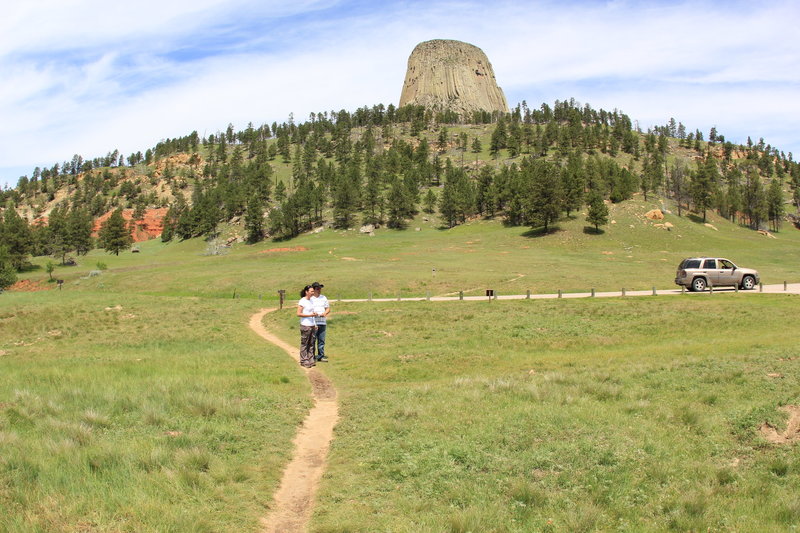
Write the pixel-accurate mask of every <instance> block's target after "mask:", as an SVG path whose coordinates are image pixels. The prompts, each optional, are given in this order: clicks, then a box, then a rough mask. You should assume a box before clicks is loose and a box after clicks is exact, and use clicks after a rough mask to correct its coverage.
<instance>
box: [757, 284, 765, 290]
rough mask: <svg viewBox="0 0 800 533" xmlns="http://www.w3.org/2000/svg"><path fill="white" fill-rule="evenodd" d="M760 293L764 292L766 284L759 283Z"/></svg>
mask: <svg viewBox="0 0 800 533" xmlns="http://www.w3.org/2000/svg"><path fill="white" fill-rule="evenodd" d="M758 292H764V284H763V283H759V284H758Z"/></svg>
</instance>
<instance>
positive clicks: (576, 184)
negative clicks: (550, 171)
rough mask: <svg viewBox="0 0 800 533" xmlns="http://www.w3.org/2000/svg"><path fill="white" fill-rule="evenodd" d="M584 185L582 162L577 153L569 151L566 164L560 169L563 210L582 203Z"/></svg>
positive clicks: (569, 209)
mask: <svg viewBox="0 0 800 533" xmlns="http://www.w3.org/2000/svg"><path fill="white" fill-rule="evenodd" d="M585 187H586V184H585V183H584V178H583V163H582V161H581V156H580V154H578V153H575V152H573V153H571V154H570V156H569V158H568V160H567V165H566V166H565V167H564V168H563V169H562V170H561V188H562V191H563V193H564V210H565V211H566V212H567V216H569V214H570V211H572V210H573V209H578V208H579V207H580V206H581V205H582V204H583V191H584V189H585Z"/></svg>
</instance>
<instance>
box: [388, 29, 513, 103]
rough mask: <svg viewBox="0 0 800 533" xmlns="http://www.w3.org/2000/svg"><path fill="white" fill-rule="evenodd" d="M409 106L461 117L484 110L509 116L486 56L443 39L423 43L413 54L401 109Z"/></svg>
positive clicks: (465, 46) (503, 96) (402, 96)
mask: <svg viewBox="0 0 800 533" xmlns="http://www.w3.org/2000/svg"><path fill="white" fill-rule="evenodd" d="M407 104H415V105H423V106H425V107H429V108H433V109H451V110H453V111H455V112H457V113H459V114H461V115H465V114H471V113H472V112H473V111H477V110H481V109H482V110H485V111H502V112H504V113H508V102H506V97H505V95H504V94H503V90H502V89H500V87H498V86H497V80H495V77H494V71H493V70H492V65H491V63H489V59H488V58H487V57H486V54H484V53H483V51H482V50H481V49H480V48H478V47H477V46H473V45H471V44H467V43H462V42H461V41H449V40H442V39H437V40H433V41H425V42H424V43H420V44H418V45H417V46H416V48H414V51H413V52H411V56H410V57H409V58H408V70H407V71H406V80H405V82H404V83H403V92H402V94H401V95H400V106H404V105H407Z"/></svg>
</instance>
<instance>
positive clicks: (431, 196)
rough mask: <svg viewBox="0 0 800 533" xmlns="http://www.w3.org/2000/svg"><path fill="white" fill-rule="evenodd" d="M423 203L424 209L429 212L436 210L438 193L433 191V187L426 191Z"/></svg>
mask: <svg viewBox="0 0 800 533" xmlns="http://www.w3.org/2000/svg"><path fill="white" fill-rule="evenodd" d="M422 205H423V207H422V210H423V211H425V212H426V213H428V214H432V213H433V212H434V211H435V210H436V193H434V192H433V189H428V192H427V193H425V198H424V200H423V201H422Z"/></svg>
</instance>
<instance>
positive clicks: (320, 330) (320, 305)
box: [311, 281, 331, 363]
mask: <svg viewBox="0 0 800 533" xmlns="http://www.w3.org/2000/svg"><path fill="white" fill-rule="evenodd" d="M324 286H325V285H322V284H321V283H319V282H317V281H315V282H314V283H312V284H311V288H312V289H314V295H313V296H312V297H311V302H312V303H313V304H314V311H315V312H316V313H317V316H316V318H315V322H316V325H317V332H316V333H317V335H316V356H314V358H315V360H317V361H321V362H323V363H326V362H327V361H328V357H327V356H326V355H325V330H326V328H327V326H328V324H327V320H326V319H325V318H326V317H327V316H328V314H330V312H331V304H330V303H329V302H328V298H327V297H326V296H325V295H324V294H322V288H323V287H324Z"/></svg>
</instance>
